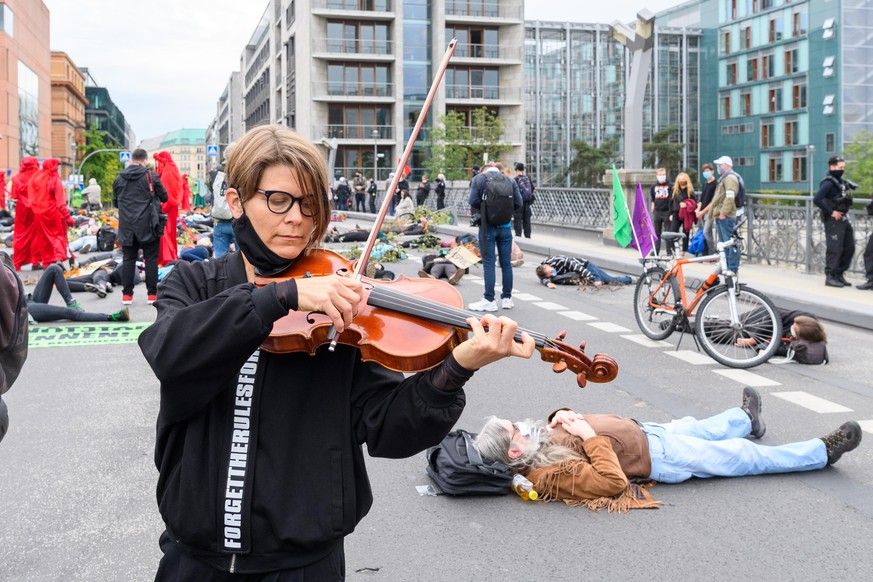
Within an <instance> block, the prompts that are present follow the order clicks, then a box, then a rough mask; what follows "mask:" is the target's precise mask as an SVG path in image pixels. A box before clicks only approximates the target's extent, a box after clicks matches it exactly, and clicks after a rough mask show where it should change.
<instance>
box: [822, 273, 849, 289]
mask: <svg viewBox="0 0 873 582" xmlns="http://www.w3.org/2000/svg"><path fill="white" fill-rule="evenodd" d="M825 286H826V287H845V285H843V282H842V281H840V280H839V279H837V278H836V277H835V276H833V275H828V277H827V278H826V279H825Z"/></svg>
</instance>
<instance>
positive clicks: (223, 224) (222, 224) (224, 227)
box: [212, 220, 236, 259]
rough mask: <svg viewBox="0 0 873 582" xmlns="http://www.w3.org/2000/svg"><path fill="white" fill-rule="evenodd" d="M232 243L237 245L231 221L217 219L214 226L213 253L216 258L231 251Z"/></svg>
mask: <svg viewBox="0 0 873 582" xmlns="http://www.w3.org/2000/svg"><path fill="white" fill-rule="evenodd" d="M230 243H233V244H234V245H236V238H234V236H233V227H232V226H231V225H230V221H229V220H216V221H215V226H214V227H213V228H212V253H213V255H214V256H215V258H216V259H217V258H219V257H223V256H224V255H226V254H227V253H228V252H230Z"/></svg>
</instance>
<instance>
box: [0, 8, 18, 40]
mask: <svg viewBox="0 0 873 582" xmlns="http://www.w3.org/2000/svg"><path fill="white" fill-rule="evenodd" d="M0 31H3V32H5V33H6V34H8V35H9V36H15V15H14V14H12V9H11V8H9V6H7V5H6V4H0Z"/></svg>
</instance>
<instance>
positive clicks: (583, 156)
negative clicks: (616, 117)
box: [564, 140, 617, 188]
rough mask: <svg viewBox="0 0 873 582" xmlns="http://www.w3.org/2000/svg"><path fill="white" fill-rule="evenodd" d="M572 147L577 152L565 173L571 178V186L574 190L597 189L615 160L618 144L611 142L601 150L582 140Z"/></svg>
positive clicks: (604, 144)
mask: <svg viewBox="0 0 873 582" xmlns="http://www.w3.org/2000/svg"><path fill="white" fill-rule="evenodd" d="M570 145H571V147H572V148H573V149H574V150H575V151H576V154H575V155H574V156H573V159H572V160H570V165H569V166H567V169H566V171H565V172H564V175H565V176H566V175H569V176H570V185H571V186H573V187H574V188H597V187H598V186H599V185H600V178H601V177H602V176H603V174H604V173H605V172H606V170H608V169H609V168H610V166H611V165H612V163H613V161H614V160H615V157H616V156H615V147H616V145H617V142H616V141H615V140H609V141H606V142H604V143H603V144H601V145H600V147H599V148H597V147H594V146H593V145H591V144H589V143H588V142H584V141H581V140H576V141H573V143H572V144H570Z"/></svg>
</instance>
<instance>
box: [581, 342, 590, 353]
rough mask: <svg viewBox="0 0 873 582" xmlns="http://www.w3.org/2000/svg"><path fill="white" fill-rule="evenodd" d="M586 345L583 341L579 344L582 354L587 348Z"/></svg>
mask: <svg viewBox="0 0 873 582" xmlns="http://www.w3.org/2000/svg"><path fill="white" fill-rule="evenodd" d="M587 345H588V342H586V341H585V340H582V341H581V342H580V343H579V349H580V350H582V351H583V352H584V351H585V346H587Z"/></svg>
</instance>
